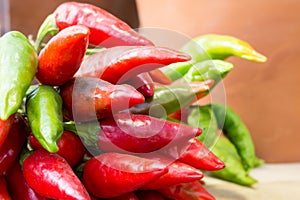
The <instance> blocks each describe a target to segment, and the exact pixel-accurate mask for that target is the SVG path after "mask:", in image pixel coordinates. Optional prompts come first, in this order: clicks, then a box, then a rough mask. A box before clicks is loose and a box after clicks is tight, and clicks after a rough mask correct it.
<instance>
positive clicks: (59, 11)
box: [54, 2, 153, 47]
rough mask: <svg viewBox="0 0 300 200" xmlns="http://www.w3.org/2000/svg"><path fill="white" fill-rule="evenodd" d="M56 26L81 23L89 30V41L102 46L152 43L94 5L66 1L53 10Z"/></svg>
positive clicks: (60, 27)
mask: <svg viewBox="0 0 300 200" xmlns="http://www.w3.org/2000/svg"><path fill="white" fill-rule="evenodd" d="M54 16H55V21H56V25H57V26H58V28H59V29H60V30H61V29H64V28H66V27H69V26H71V25H75V24H82V25H85V26H87V27H88V28H89V29H90V30H91V35H90V43H91V44H94V45H100V46H104V47H111V46H121V45H126V46H128V45H138V46H140V45H142V46H143V45H153V43H152V42H151V41H149V40H148V39H146V38H145V37H143V36H142V35H140V34H139V33H137V32H136V31H134V30H133V29H132V28H131V27H130V26H129V25H127V24H126V23H125V22H123V21H122V20H120V19H118V18H117V17H115V16H113V15H112V14H110V13H109V12H107V11H105V10H104V9H101V8H99V7H96V6H94V5H90V4H86V3H78V2H66V3H62V4H61V5H59V6H58V7H57V8H56V10H55V11H54Z"/></svg>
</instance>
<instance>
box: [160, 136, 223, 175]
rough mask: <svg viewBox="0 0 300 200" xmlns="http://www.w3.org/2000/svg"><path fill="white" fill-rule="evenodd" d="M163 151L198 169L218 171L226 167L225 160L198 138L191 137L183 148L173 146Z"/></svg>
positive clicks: (168, 155)
mask: <svg viewBox="0 0 300 200" xmlns="http://www.w3.org/2000/svg"><path fill="white" fill-rule="evenodd" d="M163 153H164V155H166V156H167V157H170V158H173V159H178V160H179V161H180V162H183V163H185V164H188V165H191V166H192V167H194V168H197V169H202V170H208V171H217V170H221V169H223V168H224V167H225V164H224V162H223V161H222V160H220V159H219V158H218V157H217V156H216V155H215V154H213V153H212V152H211V151H210V150H209V149H208V148H207V147H206V146H205V145H204V144H203V143H202V142H200V141H199V140H198V139H196V138H192V139H190V140H189V143H188V144H187V145H186V146H183V147H182V148H177V147H173V148H172V147H171V148H169V149H165V151H164V152H163Z"/></svg>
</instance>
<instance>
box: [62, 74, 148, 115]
mask: <svg viewBox="0 0 300 200" xmlns="http://www.w3.org/2000/svg"><path fill="white" fill-rule="evenodd" d="M60 94H61V97H62V99H63V107H64V117H65V118H67V119H70V120H73V119H74V120H75V121H89V120H94V119H96V118H98V119H101V118H104V117H106V116H111V115H112V114H113V113H116V112H119V111H120V110H124V109H128V108H130V107H132V106H133V105H136V104H139V103H142V102H144V100H145V98H144V96H143V95H142V94H140V93H139V92H137V91H136V90H135V89H134V88H133V87H132V86H130V85H126V84H124V85H112V84H110V83H108V82H106V81H103V80H100V79H98V78H88V77H78V78H76V79H73V80H71V81H69V82H68V83H66V84H65V85H63V86H62V87H61V88H60Z"/></svg>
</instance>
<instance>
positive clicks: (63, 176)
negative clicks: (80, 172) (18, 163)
mask: <svg viewBox="0 0 300 200" xmlns="http://www.w3.org/2000/svg"><path fill="white" fill-rule="evenodd" d="M23 173H24V177H25V180H26V181H27V183H28V185H29V186H30V187H31V188H32V189H33V190H35V191H36V192H38V193H39V194H41V195H43V196H45V197H47V198H51V199H68V200H90V196H89V194H88V192H87V191H86V189H85V188H84V186H83V185H82V183H81V181H80V180H79V179H78V177H77V176H76V175H75V174H74V172H73V170H72V168H71V167H70V165H69V164H68V163H67V161H66V160H65V159H63V158H62V157H61V156H59V155H57V154H54V153H49V152H47V151H45V150H37V151H34V152H33V153H32V154H31V155H29V156H28V157H27V158H25V160H24V162H23Z"/></svg>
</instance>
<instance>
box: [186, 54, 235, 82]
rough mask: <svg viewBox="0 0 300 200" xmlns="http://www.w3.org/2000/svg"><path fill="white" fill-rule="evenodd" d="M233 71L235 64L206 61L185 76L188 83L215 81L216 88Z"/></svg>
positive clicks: (198, 64)
mask: <svg viewBox="0 0 300 200" xmlns="http://www.w3.org/2000/svg"><path fill="white" fill-rule="evenodd" d="M232 69H233V64H231V63H229V62H225V61H222V60H205V61H202V62H198V63H196V64H195V65H193V66H192V67H191V68H190V69H189V71H188V72H187V73H186V74H185V75H184V76H183V78H184V80H185V81H187V82H193V81H205V80H208V79H213V80H214V86H215V85H217V84H218V83H219V82H220V81H221V80H222V78H225V76H226V75H227V74H228V73H229V72H230V71H231V70H232Z"/></svg>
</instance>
